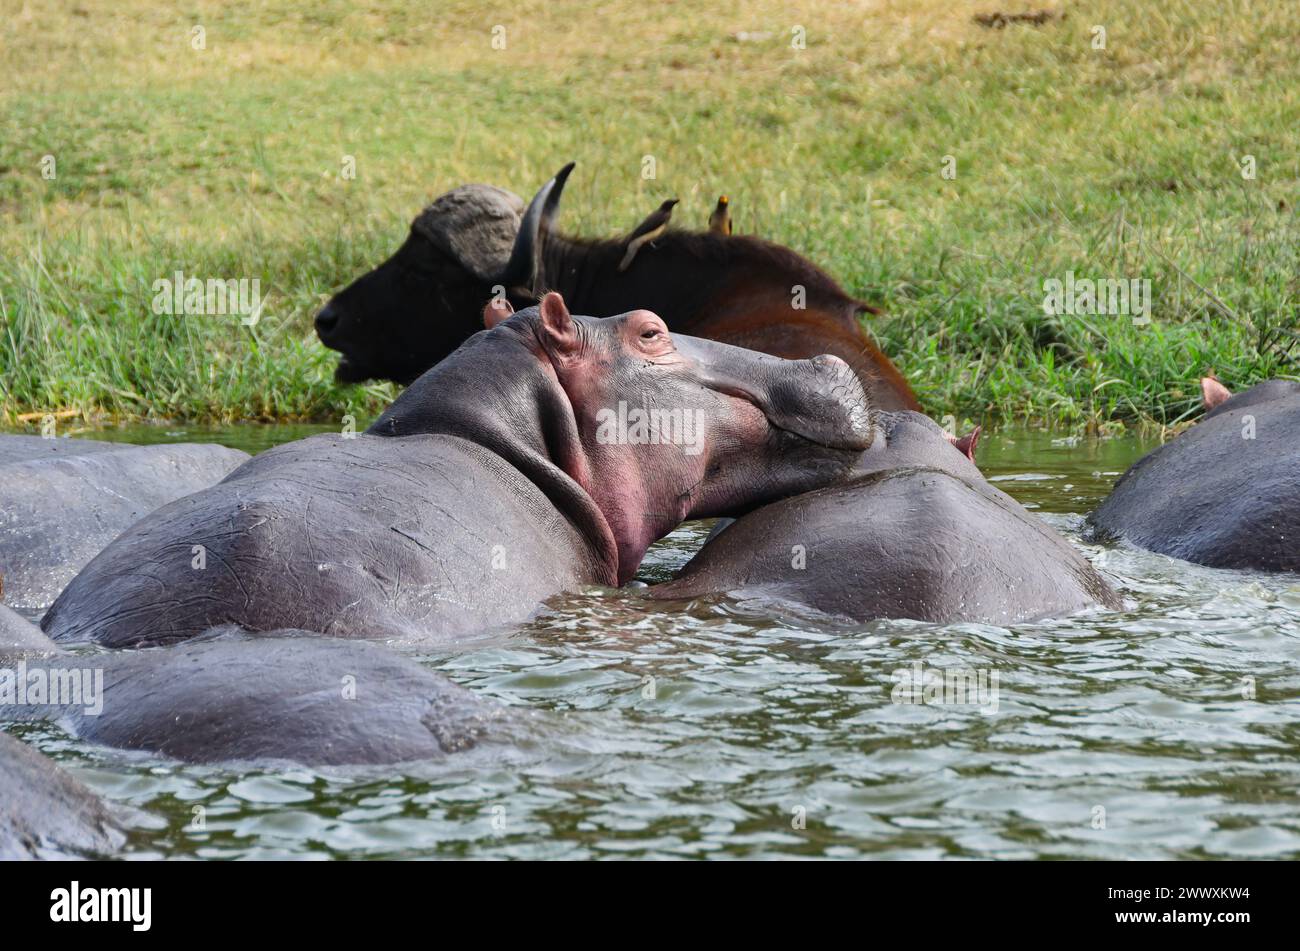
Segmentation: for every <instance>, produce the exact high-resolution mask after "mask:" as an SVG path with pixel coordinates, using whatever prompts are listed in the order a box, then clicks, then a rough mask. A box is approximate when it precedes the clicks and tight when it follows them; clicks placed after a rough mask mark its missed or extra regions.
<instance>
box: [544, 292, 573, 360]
mask: <svg viewBox="0 0 1300 951" xmlns="http://www.w3.org/2000/svg"><path fill="white" fill-rule="evenodd" d="M541 311H542V333H543V335H544V337H545V339H546V342H547V343H548V344H549V345H550V346H552V347H554V348H555V349H556V350H561V351H564V350H571V349H573V348H574V347H575V346H576V345H577V342H578V328H577V325H575V324H574V322H573V317H572V316H571V315H570V314H569V308H568V307H566V306H565V303H564V298H563V297H562V296H560V295H559V294H558V293H556V292H555V291H551V292H550V293H549V294H547V295H546V296H545V297H543V298H542V304H541Z"/></svg>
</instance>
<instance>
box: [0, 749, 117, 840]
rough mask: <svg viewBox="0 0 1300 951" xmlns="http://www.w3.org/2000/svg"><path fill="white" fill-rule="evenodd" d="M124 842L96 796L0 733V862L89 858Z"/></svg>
mask: <svg viewBox="0 0 1300 951" xmlns="http://www.w3.org/2000/svg"><path fill="white" fill-rule="evenodd" d="M124 841H125V838H124V836H123V835H122V832H121V830H120V829H118V827H117V825H116V824H115V822H114V820H113V818H112V816H111V815H110V814H109V812H108V810H107V809H105V808H104V804H103V803H102V802H100V800H99V798H98V797H97V796H96V795H95V794H94V793H92V792H91V791H90V790H89V789H87V788H86V787H85V786H84V785H82V783H80V782H79V781H78V780H76V779H74V778H73V777H72V776H71V775H70V774H69V773H67V772H66V771H65V770H63V769H62V768H61V767H59V766H58V764H56V763H55V762H54V761H53V760H50V759H48V758H46V757H45V756H42V755H41V754H40V753H38V752H36V750H33V749H29V748H28V747H26V746H24V745H23V744H22V743H20V742H18V741H17V740H15V739H14V738H13V737H10V736H7V735H5V734H4V733H0V861H6V862H9V861H14V860H16V859H66V858H92V857H95V856H101V855H107V854H110V853H112V852H114V851H115V850H116V849H118V848H119V847H120V846H121V844H122V843H123V842H124Z"/></svg>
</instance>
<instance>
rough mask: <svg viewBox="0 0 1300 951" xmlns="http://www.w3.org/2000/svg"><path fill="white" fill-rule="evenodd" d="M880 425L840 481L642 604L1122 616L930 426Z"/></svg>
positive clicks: (1089, 574) (745, 531) (763, 520)
mask: <svg viewBox="0 0 1300 951" xmlns="http://www.w3.org/2000/svg"><path fill="white" fill-rule="evenodd" d="M880 427H881V436H880V438H878V439H877V440H876V441H875V442H874V443H873V445H872V448H871V449H870V450H868V451H867V452H866V453H864V454H863V460H862V465H861V467H860V475H858V476H857V477H856V478H854V479H853V480H852V481H851V482H848V483H846V484H842V485H835V486H830V487H827V488H824V489H819V490H816V491H813V492H809V493H807V494H804V495H799V496H795V497H793V498H789V499H785V500H783V501H780V502H777V503H775V504H773V505H769V506H766V507H764V508H761V509H759V510H757V511H755V512H752V513H750V514H749V515H746V516H745V517H743V518H741V519H739V520H738V521H736V522H735V524H733V525H731V526H730V527H729V528H727V529H726V530H725V531H723V532H721V533H720V534H719V535H718V536H717V537H716V538H714V539H713V540H712V541H710V542H709V543H708V544H707V545H705V546H704V548H703V549H701V550H700V552H699V553H698V554H697V555H696V556H695V557H694V558H693V559H692V560H691V561H690V562H689V563H688V564H687V565H686V567H685V568H684V569H682V572H681V574H680V576H679V577H678V578H677V579H675V580H673V581H671V582H668V583H666V584H662V585H658V586H656V587H655V588H653V589H651V591H650V596H651V597H654V598H660V599H682V598H696V597H701V596H713V595H729V596H732V597H738V598H742V599H748V598H758V599H772V600H778V601H787V602H793V603H796V604H800V605H804V606H807V607H811V608H814V609H816V610H817V611H820V612H822V613H824V614H829V615H835V616H838V617H842V618H849V619H852V620H856V621H869V620H874V619H877V618H911V619H915V620H921V621H932V622H936V623H952V622H957V621H977V622H985V623H992V624H1009V623H1012V622H1015V621H1024V620H1030V619H1034V618H1041V617H1047V616H1054V615H1062V614H1068V613H1071V612H1074V611H1078V610H1080V609H1083V608H1088V607H1096V606H1098V605H1101V606H1106V607H1118V606H1119V604H1120V599H1119V597H1118V595H1116V593H1115V592H1114V591H1113V590H1112V589H1111V587H1110V586H1109V585H1108V584H1107V583H1106V581H1105V580H1104V579H1103V578H1102V577H1101V576H1100V575H1099V574H1098V573H1097V572H1096V571H1095V570H1094V569H1093V568H1092V566H1091V565H1090V564H1089V563H1088V561H1087V559H1085V558H1084V557H1083V556H1082V555H1081V554H1080V553H1079V552H1078V551H1076V550H1075V549H1074V548H1073V547H1072V546H1071V545H1070V544H1069V543H1068V542H1067V541H1066V540H1065V539H1063V538H1062V537H1061V536H1060V535H1058V534H1057V533H1056V532H1055V531H1054V530H1053V529H1052V528H1051V526H1049V525H1047V524H1046V523H1045V522H1043V521H1042V520H1041V519H1039V518H1037V517H1036V516H1034V515H1032V514H1030V513H1029V512H1027V511H1025V509H1024V508H1023V507H1022V506H1021V505H1020V504H1019V503H1017V502H1016V501H1015V500H1014V499H1012V498H1011V497H1010V496H1008V495H1006V494H1005V493H1003V492H1000V491H999V490H998V489H996V488H994V487H993V486H991V485H989V484H988V482H986V481H985V480H984V478H983V476H982V475H980V473H979V470H978V469H976V467H975V466H974V465H973V464H972V463H971V462H970V461H969V459H968V458H966V457H965V456H963V454H962V453H961V452H959V451H956V450H955V449H954V447H953V445H952V444H951V443H950V441H949V440H948V439H947V438H945V436H944V433H943V431H942V430H941V429H939V427H938V426H936V425H935V424H934V423H933V422H932V421H930V420H929V419H926V418H925V417H923V416H921V415H920V414H917V413H907V412H900V413H890V414H881V419H880Z"/></svg>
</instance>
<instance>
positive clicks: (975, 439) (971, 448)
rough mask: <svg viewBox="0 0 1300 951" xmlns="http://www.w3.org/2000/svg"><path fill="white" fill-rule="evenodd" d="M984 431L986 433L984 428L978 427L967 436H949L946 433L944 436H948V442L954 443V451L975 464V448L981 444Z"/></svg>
mask: <svg viewBox="0 0 1300 951" xmlns="http://www.w3.org/2000/svg"><path fill="white" fill-rule="evenodd" d="M983 431H984V427H983V426H976V427H975V428H974V429H972V430H971V431H970V432H968V433H967V434H966V435H965V436H949V435H948V434H947V433H944V435H945V436H948V442H950V443H952V445H953V448H954V449H956V450H957V451H958V452H960V453H961V454H962V455H963V456H965V457H966V458H967V459H969V460H970V461H971V462H974V461H975V446H976V445H978V444H979V441H980V433H981V432H983Z"/></svg>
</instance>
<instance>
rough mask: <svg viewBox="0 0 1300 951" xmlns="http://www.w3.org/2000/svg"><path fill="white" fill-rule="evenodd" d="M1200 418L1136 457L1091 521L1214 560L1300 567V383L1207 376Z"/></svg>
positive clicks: (1160, 547) (1102, 531)
mask: <svg viewBox="0 0 1300 951" xmlns="http://www.w3.org/2000/svg"><path fill="white" fill-rule="evenodd" d="M1201 394H1202V402H1203V403H1204V405H1205V408H1206V410H1207V412H1206V414H1205V416H1204V417H1202V418H1201V421H1200V422H1198V423H1197V424H1196V425H1195V426H1193V427H1192V428H1191V429H1189V430H1187V431H1186V432H1184V433H1182V434H1181V435H1179V436H1177V437H1175V438H1174V439H1172V440H1171V441H1170V442H1168V443H1166V444H1165V445H1163V446H1161V447H1160V448H1158V449H1154V450H1152V451H1151V452H1149V453H1148V454H1147V455H1145V456H1143V457H1142V458H1141V459H1139V460H1138V461H1137V462H1136V463H1134V464H1133V465H1132V466H1131V467H1130V468H1129V470H1128V471H1127V472H1125V473H1124V475H1123V476H1121V477H1120V479H1119V481H1118V482H1116V483H1115V488H1114V489H1113V490H1112V491H1111V493H1110V495H1108V496H1107V497H1106V500H1105V501H1104V502H1102V504H1101V505H1100V506H1099V507H1098V509H1097V511H1095V512H1093V513H1092V515H1091V516H1089V524H1090V525H1091V526H1092V530H1093V532H1094V534H1095V535H1096V537H1098V538H1124V539H1126V540H1127V541H1129V542H1131V543H1133V544H1134V545H1137V546H1138V547H1140V548H1146V549H1149V550H1151V551H1155V552H1159V553H1161V554H1163V555H1171V556H1173V557H1174V558H1182V559H1183V560H1185V561H1191V562H1195V563H1196V564H1198V565H1208V566H1210V567H1212V568H1254V569H1257V570H1260V571H1300V383H1297V382H1293V381H1289V380H1270V381H1268V382H1266V383H1260V384H1259V385H1258V386H1254V387H1252V388H1251V389H1249V390H1246V391H1245V392H1244V393H1238V394H1237V395H1235V396H1234V395H1232V393H1231V392H1230V391H1229V390H1228V389H1227V388H1226V387H1225V386H1224V385H1223V384H1222V383H1220V382H1219V381H1218V380H1215V379H1212V378H1209V377H1207V378H1206V379H1204V380H1202V381H1201Z"/></svg>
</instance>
